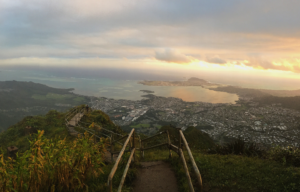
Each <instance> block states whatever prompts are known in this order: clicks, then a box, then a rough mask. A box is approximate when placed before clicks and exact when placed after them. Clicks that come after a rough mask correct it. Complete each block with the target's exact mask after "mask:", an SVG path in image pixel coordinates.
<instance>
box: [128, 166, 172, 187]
mask: <svg viewBox="0 0 300 192" xmlns="http://www.w3.org/2000/svg"><path fill="white" fill-rule="evenodd" d="M141 164H142V169H141V170H140V171H139V173H138V176H137V179H136V180H135V182H134V183H133V187H134V189H133V191H134V192H178V186H177V181H176V177H175V175H174V173H173V171H172V170H171V167H170V165H169V164H167V163H165V162H163V161H154V162H142V163H141Z"/></svg>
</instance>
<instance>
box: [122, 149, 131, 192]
mask: <svg viewBox="0 0 300 192" xmlns="http://www.w3.org/2000/svg"><path fill="white" fill-rule="evenodd" d="M134 153H135V148H133V149H132V150H131V153H130V156H129V159H128V162H127V164H126V167H125V170H124V173H123V176H122V179H121V182H120V185H119V188H118V192H121V191H122V187H123V185H124V181H125V178H126V175H127V172H128V169H129V166H130V163H131V161H132V157H133V154H134Z"/></svg>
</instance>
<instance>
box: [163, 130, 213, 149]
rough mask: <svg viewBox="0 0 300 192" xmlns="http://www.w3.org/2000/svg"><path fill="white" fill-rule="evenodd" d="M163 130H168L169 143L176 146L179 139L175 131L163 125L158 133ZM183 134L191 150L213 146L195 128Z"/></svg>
mask: <svg viewBox="0 0 300 192" xmlns="http://www.w3.org/2000/svg"><path fill="white" fill-rule="evenodd" d="M164 130H168V132H169V134H170V139H171V142H172V143H175V144H177V143H178V138H179V134H178V131H177V129H175V127H173V126H172V125H165V126H163V127H161V128H160V129H159V131H158V132H161V131H164ZM183 134H184V136H185V138H186V140H187V141H188V143H189V146H190V148H192V149H195V150H204V149H209V148H213V147H214V146H215V143H214V141H213V139H212V138H211V137H210V136H209V135H208V134H207V133H204V132H202V131H200V130H199V129H196V128H195V127H192V126H190V127H188V128H187V129H186V130H185V131H183Z"/></svg>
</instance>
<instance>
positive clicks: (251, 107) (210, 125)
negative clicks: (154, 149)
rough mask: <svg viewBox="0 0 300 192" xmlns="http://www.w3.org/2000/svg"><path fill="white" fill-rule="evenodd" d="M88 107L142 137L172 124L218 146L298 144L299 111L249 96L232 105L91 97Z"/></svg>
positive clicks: (154, 99)
mask: <svg viewBox="0 0 300 192" xmlns="http://www.w3.org/2000/svg"><path fill="white" fill-rule="evenodd" d="M90 106H91V107H92V108H93V109H98V110H102V111H103V112H105V113H107V114H108V115H109V116H110V118H111V119H112V120H113V122H114V123H115V124H116V125H119V126H121V127H122V128H123V129H124V130H127V131H128V130H131V129H132V128H135V129H136V131H137V132H139V133H143V134H146V135H152V134H154V133H156V132H157V131H158V130H159V128H160V127H161V126H163V125H169V124H172V125H174V126H176V127H180V128H182V129H183V130H185V129H186V128H187V127H189V126H194V127H196V128H198V129H201V130H202V131H203V132H205V133H207V134H209V135H210V136H211V137H212V138H213V139H214V140H215V141H216V142H218V143H223V142H226V141H230V140H232V139H236V138H240V139H243V140H245V141H247V142H248V141H252V142H256V143H260V144H263V145H273V144H274V145H281V146H287V145H294V146H299V143H300V127H299V126H300V122H299V119H300V112H298V111H296V110H292V109H287V108H283V107H281V104H280V103H276V104H272V105H261V104H259V103H257V102H255V101H253V98H250V97H240V98H239V100H238V101H236V104H229V103H219V104H213V103H205V102H185V101H183V100H181V99H178V98H173V97H168V98H166V97H159V96H155V95H152V94H148V95H145V96H144V99H142V100H137V101H131V100H122V99H120V100H116V99H109V98H104V97H101V98H96V97H91V101H90Z"/></svg>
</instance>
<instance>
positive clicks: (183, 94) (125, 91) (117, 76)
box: [0, 69, 238, 103]
mask: <svg viewBox="0 0 300 192" xmlns="http://www.w3.org/2000/svg"><path fill="white" fill-rule="evenodd" d="M61 73H62V71H59V72H53V71H49V70H46V71H41V70H32V69H31V70H2V71H1V73H0V74H1V75H0V81H8V80H17V81H32V82H35V83H41V84H45V85H48V86H51V87H56V88H74V89H75V90H74V91H73V92H74V93H76V94H81V95H87V96H96V97H107V98H113V99H128V100H140V99H143V97H142V96H143V95H146V93H144V92H141V91H140V90H150V91H154V93H153V94H154V95H156V96H163V97H176V98H181V99H182V100H184V101H190V102H193V101H202V102H209V103H235V101H236V100H238V96H237V95H235V94H229V93H223V92H217V91H212V90H208V89H204V88H202V87H183V86H180V87H161V86H145V85H142V84H138V81H139V80H144V79H148V80H182V79H183V78H179V77H176V76H165V75H163V76H162V75H155V74H145V73H144V74H141V73H134V74H133V73H132V72H128V71H127V72H126V71H123V72H122V73H120V72H118V71H110V72H108V71H107V70H102V71H101V72H99V73H97V74H98V75H97V76H95V75H93V74H92V73H88V74H85V75H83V73H80V71H77V73H76V72H74V73H72V74H66V73H64V74H63V75H62V74H61ZM108 73H109V74H108ZM78 74H80V75H78ZM105 74H106V75H105ZM121 74H123V75H121ZM74 76H77V77H74Z"/></svg>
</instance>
